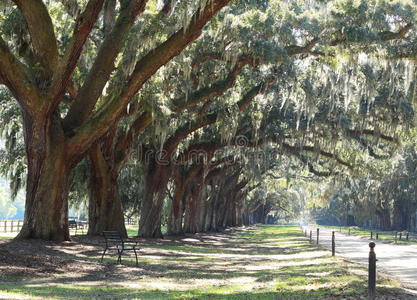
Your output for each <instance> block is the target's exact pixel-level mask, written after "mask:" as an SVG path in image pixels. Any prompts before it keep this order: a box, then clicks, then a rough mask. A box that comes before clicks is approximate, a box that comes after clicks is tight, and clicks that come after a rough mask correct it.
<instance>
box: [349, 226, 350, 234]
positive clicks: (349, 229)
mask: <svg viewBox="0 0 417 300" xmlns="http://www.w3.org/2000/svg"><path fill="white" fill-rule="evenodd" d="M349 235H350V227H349Z"/></svg>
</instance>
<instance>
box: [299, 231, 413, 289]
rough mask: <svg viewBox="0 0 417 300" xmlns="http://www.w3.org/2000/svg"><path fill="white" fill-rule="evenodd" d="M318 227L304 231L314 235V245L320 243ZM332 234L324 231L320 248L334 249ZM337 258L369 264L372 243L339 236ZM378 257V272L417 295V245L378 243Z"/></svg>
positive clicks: (321, 235) (355, 237)
mask: <svg viewBox="0 0 417 300" xmlns="http://www.w3.org/2000/svg"><path fill="white" fill-rule="evenodd" d="M316 228H317V227H310V228H308V227H305V226H304V227H303V230H305V229H307V230H308V233H309V232H310V229H311V230H312V231H313V241H314V242H315V241H316ZM331 236H332V230H331V229H327V228H320V234H319V238H320V242H319V243H320V245H322V246H324V247H325V248H328V249H331V240H332V237H331ZM335 240H336V255H340V256H343V257H346V258H348V259H350V260H353V261H357V262H360V263H368V254H369V243H370V242H371V240H368V239H364V238H361V237H358V236H353V235H346V234H344V233H340V232H337V231H336V233H335ZM374 242H375V243H376V247H375V253H376V258H377V259H378V262H377V268H379V269H381V268H382V269H383V271H384V272H385V273H388V274H392V275H394V276H395V277H397V278H398V280H399V281H401V282H402V283H403V284H404V286H405V287H407V288H409V289H412V290H416V291H417V245H393V244H386V243H382V242H378V241H374Z"/></svg>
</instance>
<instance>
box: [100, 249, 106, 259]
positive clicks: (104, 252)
mask: <svg viewBox="0 0 417 300" xmlns="http://www.w3.org/2000/svg"><path fill="white" fill-rule="evenodd" d="M106 251H107V247H106V248H105V249H104V251H103V255H102V256H101V262H103V258H104V254H106Z"/></svg>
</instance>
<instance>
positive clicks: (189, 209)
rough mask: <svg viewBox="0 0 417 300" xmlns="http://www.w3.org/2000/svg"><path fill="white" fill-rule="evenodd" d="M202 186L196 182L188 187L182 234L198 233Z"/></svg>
mask: <svg viewBox="0 0 417 300" xmlns="http://www.w3.org/2000/svg"><path fill="white" fill-rule="evenodd" d="M202 188H203V185H202V183H201V180H197V181H195V182H194V183H193V185H192V186H191V187H190V193H189V197H188V201H187V202H186V210H185V217H184V232H187V233H197V232H199V228H201V225H200V213H201V211H200V210H201V202H200V200H201V192H202Z"/></svg>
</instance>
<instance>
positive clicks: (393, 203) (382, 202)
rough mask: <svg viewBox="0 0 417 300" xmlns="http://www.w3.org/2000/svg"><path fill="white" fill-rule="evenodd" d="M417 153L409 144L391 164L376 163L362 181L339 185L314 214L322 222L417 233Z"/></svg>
mask: <svg viewBox="0 0 417 300" xmlns="http://www.w3.org/2000/svg"><path fill="white" fill-rule="evenodd" d="M416 167H417V152H416V149H415V146H414V145H406V146H404V148H402V149H401V151H399V152H398V153H397V154H396V155H395V156H394V157H393V158H392V159H391V160H390V161H384V162H381V163H378V164H374V166H373V167H372V168H370V169H372V171H373V172H372V173H370V174H369V175H368V176H364V177H362V178H350V179H349V180H342V181H340V182H338V183H337V184H336V185H335V187H336V188H334V187H332V188H330V187H329V190H328V191H327V195H328V197H329V202H328V204H326V205H324V206H317V207H316V208H315V209H313V214H314V215H315V217H316V218H317V219H318V220H319V222H321V223H328V224H332V225H349V226H352V225H358V226H362V227H368V228H372V229H380V230H409V231H416V230H417V201H416V193H417V191H416V178H417V177H416V170H417V169H416Z"/></svg>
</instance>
